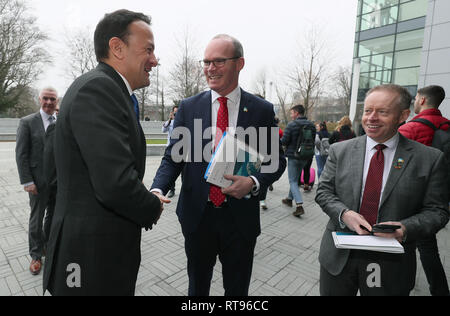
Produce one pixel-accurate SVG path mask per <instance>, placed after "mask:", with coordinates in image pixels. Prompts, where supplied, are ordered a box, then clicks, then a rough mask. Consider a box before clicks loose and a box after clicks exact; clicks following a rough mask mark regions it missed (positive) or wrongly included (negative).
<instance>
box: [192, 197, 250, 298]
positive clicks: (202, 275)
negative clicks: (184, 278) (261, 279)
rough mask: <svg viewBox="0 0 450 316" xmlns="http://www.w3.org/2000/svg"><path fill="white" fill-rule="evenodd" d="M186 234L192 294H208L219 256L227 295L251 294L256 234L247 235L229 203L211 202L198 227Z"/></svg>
mask: <svg viewBox="0 0 450 316" xmlns="http://www.w3.org/2000/svg"><path fill="white" fill-rule="evenodd" d="M184 237H185V250H186V256H187V259H188V267H187V270H188V276H189V293H188V294H189V296H209V291H210V287H211V279H212V276H213V269H214V266H215V264H216V261H217V257H219V260H220V262H221V264H222V276H223V286H224V289H225V296H248V290H249V286H250V279H251V274H252V269H253V255H254V250H255V245H256V238H255V239H254V240H251V241H249V240H246V239H245V238H244V236H243V235H242V234H241V233H240V232H239V231H238V230H237V228H236V225H235V223H234V219H233V217H232V215H231V214H230V210H229V209H228V208H227V207H224V208H217V209H216V208H214V207H212V206H210V205H208V206H207V207H206V210H205V214H204V216H203V219H202V222H201V224H200V226H199V228H198V230H197V231H196V232H194V233H189V234H188V233H185V234H184Z"/></svg>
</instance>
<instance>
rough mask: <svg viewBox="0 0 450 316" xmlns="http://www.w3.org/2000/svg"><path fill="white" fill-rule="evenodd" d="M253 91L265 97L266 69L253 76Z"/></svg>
mask: <svg viewBox="0 0 450 316" xmlns="http://www.w3.org/2000/svg"><path fill="white" fill-rule="evenodd" d="M253 85H254V91H255V93H257V94H259V95H260V96H262V97H263V98H264V99H266V98H267V73H266V70H265V69H263V70H261V71H260V72H259V73H258V75H257V76H256V78H255V81H254V84H253Z"/></svg>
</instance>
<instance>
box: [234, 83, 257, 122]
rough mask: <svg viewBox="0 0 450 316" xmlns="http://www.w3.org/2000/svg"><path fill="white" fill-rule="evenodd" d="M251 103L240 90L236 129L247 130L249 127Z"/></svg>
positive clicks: (245, 93)
mask: <svg viewBox="0 0 450 316" xmlns="http://www.w3.org/2000/svg"><path fill="white" fill-rule="evenodd" d="M252 110H253V109H252V103H251V101H250V100H249V98H248V96H247V92H245V91H244V90H242V89H241V102H240V105H239V114H238V120H237V125H236V127H239V126H240V127H243V128H247V127H249V126H250V114H249V113H252V112H253V111H252Z"/></svg>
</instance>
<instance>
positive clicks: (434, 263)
mask: <svg viewBox="0 0 450 316" xmlns="http://www.w3.org/2000/svg"><path fill="white" fill-rule="evenodd" d="M417 248H418V249H419V253H420V261H421V262H422V267H423V270H424V271H425V275H426V277H427V281H428V284H429V285H430V293H431V295H433V296H449V289H448V283H447V277H446V275H445V271H444V267H443V266H442V262H441V258H440V256H439V249H438V244H437V239H436V235H433V236H431V237H429V238H426V239H422V240H419V241H417Z"/></svg>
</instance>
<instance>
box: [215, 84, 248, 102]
mask: <svg viewBox="0 0 450 316" xmlns="http://www.w3.org/2000/svg"><path fill="white" fill-rule="evenodd" d="M220 97H221V95H220V94H218V93H217V92H216V91H214V90H211V99H212V103H214V102H215V101H216V100H217V99H218V98H220ZM225 97H226V98H227V99H228V100H230V101H231V102H232V103H233V104H239V100H240V99H241V87H239V85H238V86H237V87H236V89H234V90H233V91H231V92H230V93H229V94H228V95H226V96H225Z"/></svg>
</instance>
